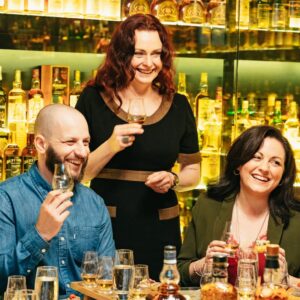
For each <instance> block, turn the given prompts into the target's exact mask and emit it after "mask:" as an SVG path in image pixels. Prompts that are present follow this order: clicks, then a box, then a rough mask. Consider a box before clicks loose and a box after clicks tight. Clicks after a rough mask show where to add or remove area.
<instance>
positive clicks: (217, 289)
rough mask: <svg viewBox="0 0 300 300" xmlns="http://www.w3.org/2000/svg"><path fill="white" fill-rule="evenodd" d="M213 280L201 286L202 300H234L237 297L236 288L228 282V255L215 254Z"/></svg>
mask: <svg viewBox="0 0 300 300" xmlns="http://www.w3.org/2000/svg"><path fill="white" fill-rule="evenodd" d="M212 268H213V269H212V282H209V283H206V284H204V285H203V286H202V287H201V300H212V299H222V300H234V299H237V291H236V288H235V287H234V286H233V285H232V284H230V283H228V270H227V268H228V262H227V255H225V254H223V253H219V254H215V255H214V256H213V265H212Z"/></svg>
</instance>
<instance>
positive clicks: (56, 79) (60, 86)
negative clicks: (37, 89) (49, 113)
mask: <svg viewBox="0 0 300 300" xmlns="http://www.w3.org/2000/svg"><path fill="white" fill-rule="evenodd" d="M66 87H67V85H66V84H65V83H63V81H62V78H61V76H60V68H58V67H56V68H54V70H53V84H52V102H53V103H61V104H62V103H63V97H64V94H65V88H66Z"/></svg>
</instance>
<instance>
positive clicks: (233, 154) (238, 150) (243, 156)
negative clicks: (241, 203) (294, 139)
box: [207, 125, 299, 226]
mask: <svg viewBox="0 0 300 300" xmlns="http://www.w3.org/2000/svg"><path fill="white" fill-rule="evenodd" d="M267 137H270V138H274V139H276V140H277V141H279V142H280V143H281V144H282V146H283V148H284V152H285V162H284V172H283V174H282V178H281V181H280V184H279V185H278V186H277V187H276V188H275V189H274V190H273V191H272V193H271V194H270V197H269V206H270V212H271V215H272V216H273V217H275V220H276V217H277V218H279V219H281V221H282V222H283V224H285V225H286V226H287V225H288V223H289V219H290V208H295V209H299V203H297V202H296V201H295V200H294V187H293V185H294V182H295V179H296V163H295V159H294V155H293V150H292V148H291V146H290V144H289V142H288V140H287V139H286V138H285V137H284V136H283V135H282V134H281V132H280V131H279V130H278V129H276V128H274V127H272V126H266V125H261V126H253V127H251V128H249V129H247V130H246V131H244V132H243V133H242V134H241V135H240V136H239V137H238V138H237V139H236V140H235V141H234V142H233V144H232V146H231V148H230V150H229V152H228V155H227V158H226V167H225V171H224V175H223V176H222V178H221V179H220V181H219V183H217V184H214V185H211V186H209V187H208V190H207V195H208V196H209V197H211V198H214V199H216V200H219V201H223V200H224V199H225V198H227V197H230V196H235V195H236V194H237V193H238V192H239V191H240V176H238V175H237V173H236V170H237V168H238V167H240V166H242V165H244V164H245V163H246V162H248V161H249V160H250V159H252V158H253V157H254V155H255V153H256V152H257V151H258V150H259V148H260V147H261V145H262V143H263V141H264V140H265V138H267Z"/></svg>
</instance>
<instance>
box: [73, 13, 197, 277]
mask: <svg viewBox="0 0 300 300" xmlns="http://www.w3.org/2000/svg"><path fill="white" fill-rule="evenodd" d="M172 54H173V51H172V47H171V44H170V41H169V37H168V33H167V31H166V29H165V28H164V26H163V25H162V24H161V23H160V22H159V21H158V19H156V18H155V17H154V16H152V15H141V14H138V15H134V16H131V17H129V18H127V19H126V20H125V21H123V22H122V23H120V25H119V26H118V27H117V28H116V30H115V32H114V34H113V36H112V39H111V43H110V45H109V48H108V51H107V55H106V59H105V61H104V63H103V64H102V65H101V67H100V68H99V70H98V73H97V75H96V78H95V80H93V81H91V82H89V83H88V85H87V87H86V88H85V89H84V91H83V93H82V94H81V96H80V99H79V101H78V104H77V109H78V110H80V111H81V112H82V113H83V114H84V115H85V117H86V119H87V122H88V124H89V130H90V135H91V144H90V147H91V151H92V153H91V154H90V157H89V160H88V165H87V168H86V174H85V178H86V179H92V182H91V188H92V189H94V190H95V191H96V192H97V193H98V194H99V195H101V196H102V197H103V198H104V199H105V202H106V205H107V207H108V210H109V212H110V215H111V219H112V225H113V233H114V239H115V243H116V248H129V249H133V250H134V256H135V263H144V264H148V265H149V271H150V276H151V277H152V278H153V279H156V280H157V279H158V276H159V272H160V271H161V268H162V263H163V247H164V246H165V245H167V244H172V245H175V246H176V247H177V250H179V247H180V246H181V239H180V228H179V207H178V202H177V198H176V194H175V191H174V190H176V191H186V190H190V189H192V188H194V187H195V186H196V185H197V183H198V181H199V175H200V170H199V169H200V168H199V162H200V155H199V148H198V140H197V130H196V124H195V119H194V117H193V113H192V110H191V108H190V106H189V103H188V101H187V99H186V97H185V96H182V95H179V94H176V93H175V89H174V83H173V73H174V72H173V57H172ZM132 98H139V101H142V100H141V98H142V99H143V101H144V107H145V113H146V121H145V123H144V124H143V126H142V125H141V124H138V123H130V124H128V123H127V111H128V106H129V100H130V99H132ZM176 161H178V162H179V164H180V172H179V173H178V174H175V173H172V172H171V171H170V170H171V168H172V167H173V165H174V163H175V162H176Z"/></svg>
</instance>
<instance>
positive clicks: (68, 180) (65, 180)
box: [52, 163, 74, 192]
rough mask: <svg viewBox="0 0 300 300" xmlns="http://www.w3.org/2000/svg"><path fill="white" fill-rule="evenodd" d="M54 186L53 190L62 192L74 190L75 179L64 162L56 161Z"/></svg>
mask: <svg viewBox="0 0 300 300" xmlns="http://www.w3.org/2000/svg"><path fill="white" fill-rule="evenodd" d="M52 188H53V190H61V191H62V192H68V191H72V190H73V188H74V180H73V178H72V176H71V174H70V172H69V170H68V167H67V166H66V165H65V164H63V163H56V164H55V165H54V173H53V179H52Z"/></svg>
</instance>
